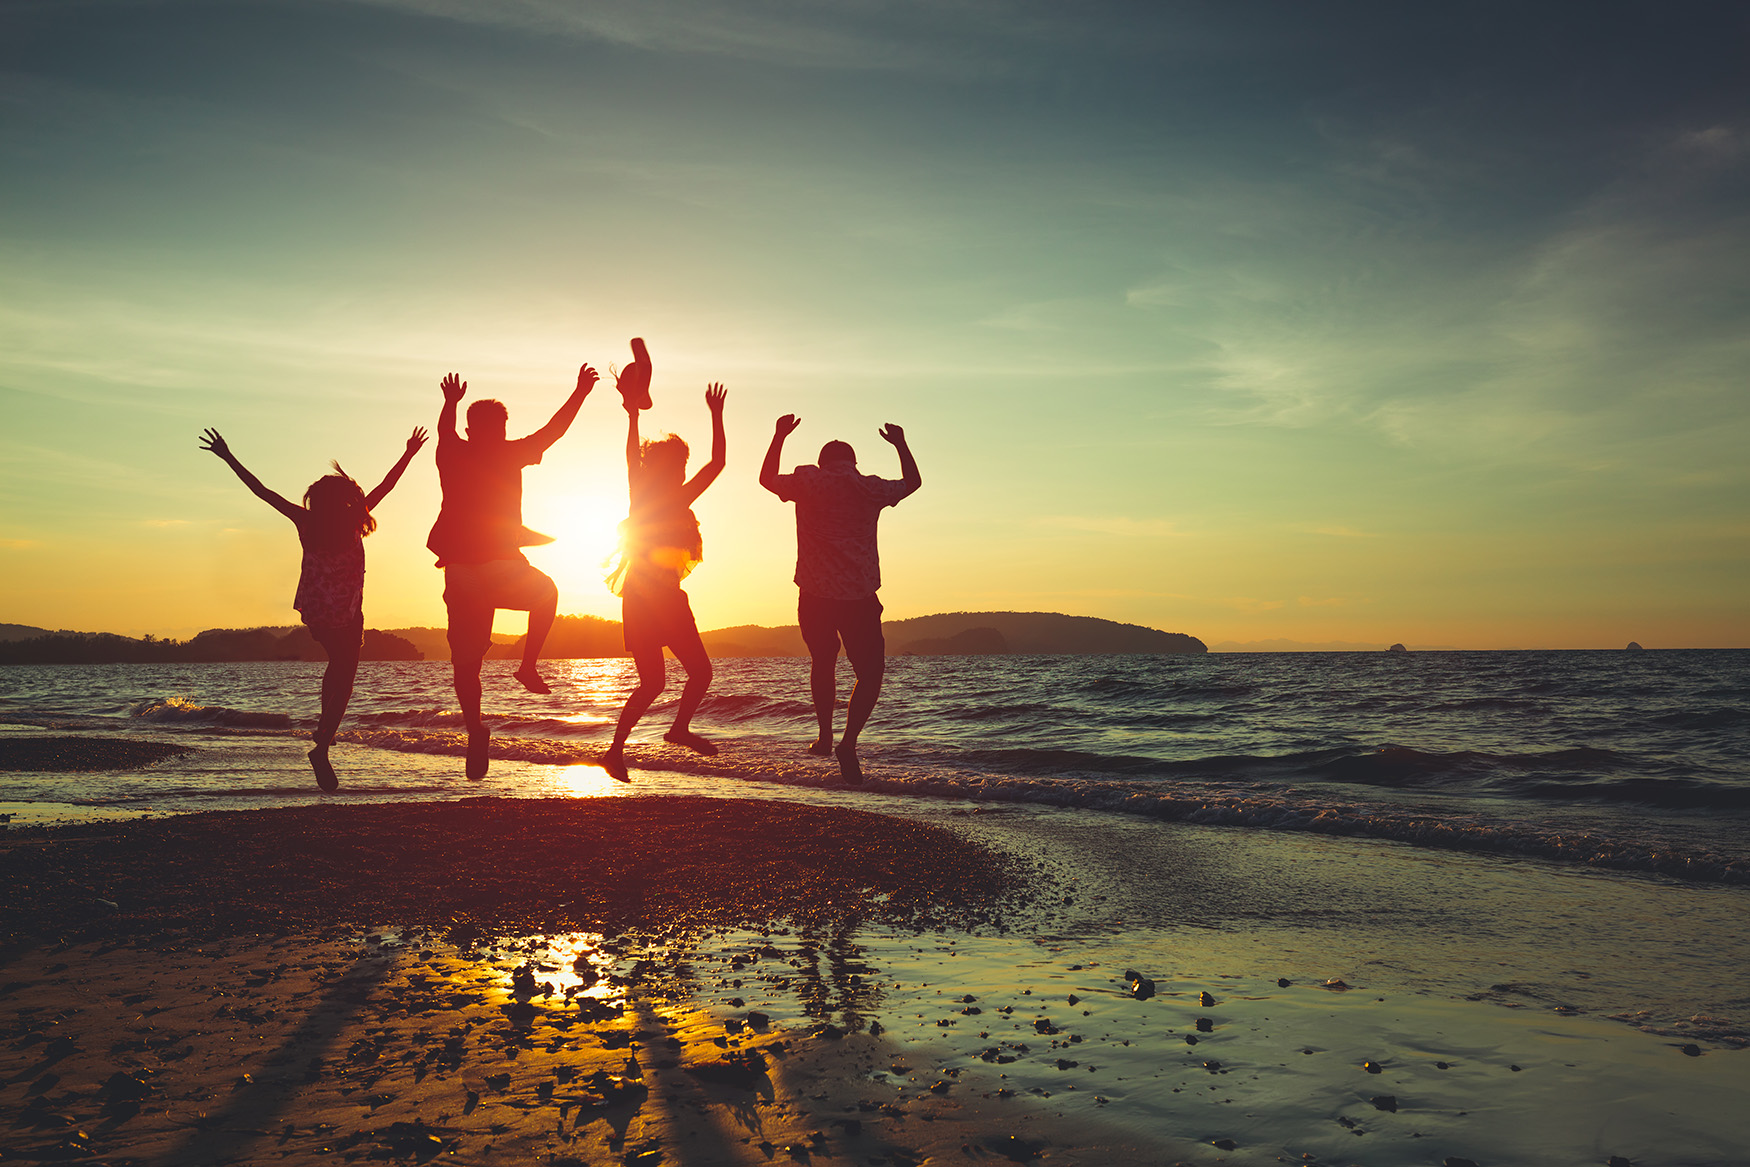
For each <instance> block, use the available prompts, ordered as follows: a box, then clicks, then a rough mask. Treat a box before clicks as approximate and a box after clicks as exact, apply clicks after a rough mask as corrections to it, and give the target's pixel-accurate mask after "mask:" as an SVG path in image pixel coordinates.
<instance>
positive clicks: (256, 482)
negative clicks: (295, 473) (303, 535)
mask: <svg viewBox="0 0 1750 1167" xmlns="http://www.w3.org/2000/svg"><path fill="white" fill-rule="evenodd" d="M201 442H202V443H203V444H202V445H201V449H203V450H211V451H212V452H213V453H215V454H217V455H218V456H219V457H220V458H222V459H224V462H225V465H227V466H229V467H230V468H231V470H232V472H233V473H235V474H236V475H237V477H238V478H241V479H242V480H243V485H244V486H247V487H248V488H249V491H250V493H251V494H253V495H255V497H256V498H259V499H260V500H261V501H262V502H264V503H266V504H267V505H268V506H270V507H272V508H273V509H274V510H276V511H278V512H279V513H280V514H282V515H284V516H285V517H286V518H288V519H290V520H292V522H294V523H295V522H297V521H298V520H299V519H301V518H303V517H304V508H303V507H301V506H299V505H298V504H297V503H295V502H289V501H287V500H286V499H285V498H283V497H281V496H280V495H278V494H276V493H275V492H273V491H271V490H269V489H268V488H267V487H265V486H263V485H262V484H261V479H259V478H257V477H256V476H255V475H253V474H251V473H250V472H249V471H248V469H246V468H245V467H244V465H243V463H241V462H239V461H237V459H236V457H235V455H233V454H232V453H231V447H230V446H227V445H226V444H225V439H224V438H222V437H220V436H219V431H218V430H215V429H209V430H207V431H205V432H204V433H202V434H201Z"/></svg>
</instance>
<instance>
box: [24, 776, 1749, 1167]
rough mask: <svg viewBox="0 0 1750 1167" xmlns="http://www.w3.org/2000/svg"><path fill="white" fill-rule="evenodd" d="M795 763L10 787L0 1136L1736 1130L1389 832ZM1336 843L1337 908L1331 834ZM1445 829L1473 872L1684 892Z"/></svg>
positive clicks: (1340, 1141)
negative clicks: (1269, 823)
mask: <svg viewBox="0 0 1750 1167" xmlns="http://www.w3.org/2000/svg"><path fill="white" fill-rule="evenodd" d="M797 794H798V797H801V796H802V794H803V792H797ZM809 797H812V798H814V799H815V800H816V802H814V803H804V802H801V801H796V800H792V799H791V798H788V797H767V798H761V799H757V800H754V799H732V798H721V797H718V798H707V797H683V796H675V795H666V796H665V795H651V796H642V797H631V798H616V799H571V800H548V799H522V800H512V799H477V800H464V801H459V802H450V803H443V804H431V803H400V804H357V805H347V804H339V805H334V806H328V807H320V808H297V809H279V810H267V811H254V812H227V813H219V814H211V815H193V816H177V817H172V818H166V819H158V820H143V821H136V822H134V823H129V824H112V823H102V824H99V823H93V824H85V825H80V826H75V827H68V828H58V829H54V830H27V831H18V830H14V831H12V832H10V834H9V835H8V836H7V837H6V838H5V843H4V848H5V850H4V854H3V856H0V866H3V868H4V875H5V878H6V880H7V882H8V885H9V886H10V887H17V888H19V889H20V893H19V894H18V895H17V896H16V897H14V898H13V899H12V900H11V901H10V902H9V903H8V905H7V908H6V911H5V913H4V917H3V918H4V920H5V924H6V931H7V936H8V938H9V943H8V946H7V948H6V957H5V964H4V967H3V968H0V1019H3V1022H4V1025H5V1029H4V1032H3V1035H0V1037H3V1042H0V1107H3V1109H4V1111H5V1112H6V1113H7V1114H9V1115H12V1116H13V1117H12V1118H11V1119H10V1120H8V1122H7V1124H6V1126H5V1127H4V1129H3V1131H0V1151H3V1153H4V1154H5V1156H6V1159H5V1161H14V1160H17V1161H24V1162H30V1161H53V1160H72V1159H78V1160H84V1161H97V1162H106V1163H117V1164H122V1163H141V1164H147V1163H162V1164H170V1163H179V1164H181V1163H209V1162H211V1163H220V1162H238V1163H246V1162H247V1163H254V1162H290V1163H301V1162H330V1161H335V1160H337V1159H338V1160H342V1161H350V1160H359V1159H364V1160H399V1161H423V1160H426V1159H432V1158H434V1157H436V1158H437V1161H441V1162H464V1163H482V1164H484V1163H508V1162H516V1163H522V1162H531V1163H555V1164H564V1163H592V1164H593V1163H620V1162H631V1163H646V1164H655V1163H688V1164H716V1163H732V1164H739V1163H748V1164H758V1163H769V1162H804V1163H832V1164H847V1165H848V1164H869V1165H871V1167H881V1165H883V1164H898V1165H906V1164H917V1163H923V1162H935V1163H962V1162H965V1163H977V1162H1011V1161H1013V1162H1027V1161H1039V1162H1047V1163H1080V1164H1102V1163H1138V1164H1142V1163H1185V1164H1192V1163H1196V1164H1204V1163H1233V1164H1252V1163H1258V1164H1263V1163H1278V1162H1293V1163H1320V1164H1343V1163H1354V1164H1442V1163H1447V1162H1451V1163H1454V1164H1462V1163H1463V1162H1464V1161H1466V1160H1468V1161H1470V1162H1474V1163H1477V1164H1481V1165H1484V1167H1488V1165H1498V1164H1504V1163H1523V1164H1541V1163H1574V1164H1582V1163H1599V1164H1604V1163H1609V1162H1612V1161H1621V1162H1628V1163H1631V1164H1727V1163H1732V1162H1737V1161H1741V1158H1742V1148H1743V1147H1745V1146H1746V1145H1750V1123H1747V1121H1746V1120H1745V1119H1744V1118H1742V1117H1741V1116H1740V1112H1741V1107H1740V1106H1739V1105H1738V1100H1739V1099H1741V1098H1742V1097H1743V1095H1744V1091H1745V1090H1746V1089H1750V1070H1747V1069H1746V1064H1745V1056H1746V1055H1745V1053H1744V1052H1743V1051H1741V1050H1739V1049H1737V1048H1734V1043H1733V1042H1732V1041H1730V1040H1721V1039H1715V1038H1711V1037H1710V1036H1709V1033H1708V1032H1707V1029H1706V1025H1705V1021H1704V1019H1702V1018H1699V1017H1698V1018H1694V1019H1686V1018H1683V1017H1676V1016H1664V1015H1661V1016H1656V1017H1655V1016H1648V1017H1645V1018H1639V1019H1637V1018H1634V1017H1631V1016H1623V1015H1620V1014H1613V1013H1612V1012H1610V1010H1612V1009H1613V1008H1614V1006H1615V1004H1617V1003H1620V1000H1621V999H1622V998H1621V994H1622V993H1623V992H1629V993H1632V992H1633V991H1634V990H1633V987H1632V985H1630V986H1626V987H1625V986H1623V985H1618V984H1616V983H1614V982H1613V981H1612V979H1611V971H1610V969H1608V968H1606V967H1603V966H1602V964H1601V965H1600V966H1599V967H1597V968H1596V975H1593V974H1588V973H1586V970H1584V969H1580V968H1577V967H1572V965H1573V962H1574V961H1575V960H1576V959H1578V958H1581V957H1583V956H1584V955H1585V954H1584V953H1582V952H1581V950H1580V949H1577V948H1574V947H1573V946H1572V945H1571V944H1568V943H1567V942H1565V941H1564V942H1560V943H1555V944H1551V943H1549V942H1548V941H1547V939H1546V940H1545V941H1544V942H1542V943H1540V942H1539V941H1538V940H1537V939H1536V938H1534V937H1526V938H1523V939H1522V941H1521V943H1520V945H1519V946H1517V947H1515V946H1514V945H1511V944H1505V943H1503V944H1496V943H1494V942H1493V939H1492V938H1490V937H1483V936H1479V935H1477V933H1476V930H1475V925H1474V923H1473V922H1471V921H1469V920H1465V919H1453V920H1449V921H1447V923H1446V925H1444V926H1436V925H1435V924H1434V923H1433V921H1432V920H1431V919H1430V918H1428V917H1426V916H1425V915H1422V914H1419V911H1418V909H1417V907H1416V903H1415V901H1416V899H1417V896H1418V894H1420V893H1418V891H1417V876H1416V874H1415V873H1416V872H1417V871H1421V872H1422V873H1423V875H1422V878H1428V877H1430V875H1431V872H1432V869H1430V868H1428V867H1427V866H1426V864H1427V857H1426V856H1425V855H1423V854H1419V853H1417V852H1415V851H1414V849H1411V848H1401V847H1400V848H1389V847H1382V846H1379V845H1375V846H1374V847H1373V849H1372V850H1371V851H1370V852H1368V853H1367V854H1365V855H1363V856H1359V857H1358V856H1357V855H1356V854H1355V852H1354V850H1353V848H1354V847H1356V846H1358V845H1360V846H1365V845H1364V844H1355V843H1352V842H1349V841H1341V840H1325V839H1296V840H1292V841H1289V842H1287V843H1285V842H1284V841H1283V840H1272V839H1262V838H1260V837H1258V836H1256V835H1246V834H1244V833H1239V832H1232V831H1220V830H1212V829H1199V828H1193V827H1164V826H1163V825H1161V824H1139V828H1138V830H1137V831H1136V832H1133V833H1131V834H1130V835H1129V836H1124V835H1122V834H1121V835H1119V836H1117V837H1115V838H1114V837H1113V836H1111V835H1110V833H1109V828H1110V824H1109V823H1105V822H1102V823H1098V824H1096V823H1094V822H1093V821H1092V820H1091V819H1089V818H1088V816H1086V815H1085V814H1077V813H1071V814H1067V815H1064V814H1058V815H1052V814H1045V813H1019V814H1012V813H1008V812H1005V811H1003V810H1001V809H997V808H978V807H965V806H954V805H943V806H937V807H933V808H928V809H927V810H926V811H924V812H921V813H919V814H915V815H913V816H902V815H896V814H893V813H879V814H878V813H871V812H870V811H869V810H864V809H858V808H856V807H852V806H849V805H844V804H843V801H844V800H845V799H846V798H847V796H839V797H840V799H841V804H840V805H823V804H821V803H820V802H819V800H820V799H822V798H823V797H824V796H823V795H820V794H814V795H811V796H809ZM848 797H849V800H852V801H854V800H855V796H848ZM864 801H865V803H866V805H870V806H876V805H880V801H881V800H879V799H874V798H870V799H865V800H864ZM882 809H883V810H888V809H890V808H888V807H882ZM926 817H927V818H929V819H930V820H931V821H927V822H926V821H922V819H923V818H926ZM1096 827H1098V828H1099V829H1098V830H1096V829H1095V828H1096ZM1142 828H1147V832H1146V839H1148V840H1153V841H1152V842H1146V841H1145V833H1144V832H1143V830H1142ZM1099 838H1108V839H1112V840H1113V841H1111V842H1108V843H1107V844H1105V845H1102V844H1100V843H1099V842H1098V841H1097V840H1098V839H1099ZM1284 846H1288V847H1290V848H1292V849H1291V850H1288V851H1285V850H1284V849H1283V848H1284ZM1358 858H1360V859H1364V860H1365V865H1364V866H1365V870H1366V871H1367V872H1368V873H1369V874H1368V876H1367V883H1368V884H1369V885H1370V887H1371V893H1370V894H1371V897H1372V908H1373V909H1374V912H1373V915H1375V916H1377V917H1380V918H1379V919H1374V920H1373V921H1372V922H1371V923H1370V922H1369V921H1368V919H1367V918H1366V915H1365V913H1362V912H1356V911H1355V910H1354V909H1355V903H1354V900H1355V899H1356V897H1357V895H1358V894H1359V893H1358V889H1357V888H1356V887H1355V886H1354V885H1352V884H1351V885H1348V886H1340V884H1341V882H1342V881H1341V879H1340V877H1339V876H1338V875H1337V874H1336V873H1338V872H1340V871H1342V870H1345V869H1354V868H1356V865H1357V860H1358ZM1435 862H1436V863H1437V865H1438V871H1439V872H1440V873H1441V877H1443V878H1450V877H1452V876H1453V875H1454V874H1455V872H1454V869H1453V868H1452V867H1451V866H1450V864H1451V863H1452V862H1453V860H1452V859H1451V857H1446V856H1442V857H1439V858H1438V860H1436V861H1435ZM1477 864H1478V865H1477V867H1476V869H1475V871H1473V872H1470V873H1469V874H1471V875H1474V876H1475V881H1474V886H1473V892H1474V897H1475V900H1476V903H1475V908H1476V911H1477V912H1478V913H1480V914H1485V915H1486V914H1488V913H1490V912H1495V913H1499V912H1501V911H1505V910H1507V909H1506V908H1505V907H1504V906H1503V905H1505V904H1507V903H1508V902H1509V901H1510V900H1511V899H1512V898H1513V897H1523V896H1531V897H1546V898H1547V897H1548V896H1551V895H1555V894H1558V892H1559V893H1560V894H1562V895H1564V896H1565V897H1566V898H1567V900H1568V901H1569V902H1570V904H1571V905H1572V910H1574V911H1576V912H1579V911H1583V910H1585V908H1586V902H1585V896H1586V895H1587V894H1590V895H1591V896H1592V897H1593V898H1594V899H1609V898H1610V897H1612V896H1615V897H1617V899H1619V900H1622V901H1625V902H1626V901H1627V900H1628V899H1631V898H1634V897H1639V902H1640V904H1641V908H1642V909H1643V910H1645V911H1649V912H1657V911H1659V910H1660V896H1662V895H1675V896H1684V895H1688V894H1691V893H1692V891H1693V889H1685V888H1681V887H1676V886H1663V887H1660V886H1655V885H1653V884H1651V883H1648V882H1647V881H1641V882H1640V883H1639V884H1638V885H1635V886H1632V887H1630V886H1626V882H1627V881H1625V880H1623V878H1622V877H1616V876H1594V877H1593V882H1592V883H1591V884H1589V885H1587V887H1581V886H1578V885H1576V884H1575V882H1574V881H1573V879H1572V877H1571V873H1562V872H1560V871H1559V870H1558V869H1554V868H1546V867H1542V866H1540V865H1535V864H1528V865H1525V867H1524V868H1522V869H1520V870H1517V871H1515V870H1511V869H1505V868H1502V867H1501V865H1498V864H1496V865H1493V866H1492V867H1485V864H1484V861H1477ZM1143 870H1146V871H1148V872H1151V873H1154V874H1151V875H1149V876H1148V877H1146V878H1144V877H1142V876H1140V875H1139V874H1138V873H1139V872H1140V871H1143ZM1485 870H1494V871H1496V872H1497V875H1496V876H1495V877H1494V882H1493V883H1492V884H1491V883H1490V882H1489V881H1488V879H1487V878H1486V877H1485V876H1484V875H1483V874H1482V872H1484V871H1485ZM1503 872H1504V873H1503ZM1295 873H1298V878H1297V877H1296V874H1295ZM1457 874H1466V873H1465V872H1463V871H1460V872H1457ZM1564 881H1566V882H1565V883H1564ZM1320 887H1322V888H1323V889H1324V892H1323V894H1322V896H1321V895H1319V894H1318V893H1316V892H1315V890H1314V889H1316V888H1320ZM1588 887H1589V888H1590V890H1589V891H1588ZM1716 890H1718V889H1716ZM105 892H108V893H109V894H108V895H105V894H104V893H105ZM1428 894H1430V895H1432V893H1431V892H1430V893H1428ZM1271 896H1277V897H1287V898H1290V899H1294V900H1297V901H1298V902H1301V903H1302V904H1303V905H1304V907H1305V909H1306V911H1307V912H1308V913H1310V915H1311V918H1310V919H1309V920H1308V921H1306V922H1303V923H1302V924H1291V923H1285V920H1284V918H1283V916H1282V914H1281V913H1280V912H1272V911H1269V910H1266V907H1267V905H1266V901H1267V900H1268V899H1269V898H1270V897H1271ZM1362 898H1366V897H1365V896H1363V897H1362ZM103 900H107V901H109V902H108V903H102V902H99V901H103ZM1732 907H1733V905H1731V904H1723V905H1722V908H1723V909H1724V910H1728V911H1730V910H1732ZM1333 916H1335V917H1336V918H1338V919H1339V920H1341V921H1342V922H1341V924H1340V925H1339V926H1332V923H1333V920H1332V917H1333ZM1387 916H1391V917H1394V922H1392V923H1390V924H1389V925H1388V924H1386V923H1385V921H1384V919H1383V918H1384V917H1387ZM1248 918H1249V919H1250V920H1251V924H1250V925H1247V924H1246V923H1245V921H1246V920H1247V919H1248ZM1391 936H1395V937H1397V939H1396V940H1395V941H1392V940H1390V939H1389V937H1391ZM1382 938H1386V939H1382ZM1467 938H1468V939H1467ZM1621 939H1622V938H1621V937H1611V936H1601V937H1599V938H1598V941H1599V943H1600V944H1601V945H1602V946H1603V948H1604V949H1605V950H1608V949H1610V948H1611V947H1613V946H1615V945H1618V944H1619V943H1621ZM1467 945H1468V948H1469V949H1470V951H1469V952H1468V954H1467V952H1466V948H1467ZM1564 947H1565V950H1564ZM1539 949H1543V950H1546V951H1544V953H1543V955H1542V956H1541V957H1540V956H1539V955H1538V954H1537V950H1539ZM1410 954H1416V955H1417V957H1418V958H1419V961H1418V962H1412V961H1411V960H1410V959H1409V956H1410ZM1592 955H1597V954H1596V953H1593V954H1592ZM1644 955H1648V954H1644ZM1624 961H1625V963H1626V965H1627V966H1628V967H1626V968H1625V969H1623V970H1622V976H1623V977H1624V978H1629V979H1632V978H1638V977H1642V976H1645V975H1647V970H1646V969H1644V968H1642V967H1639V966H1637V965H1636V963H1635V958H1634V957H1632V956H1629V955H1627V954H1625V956H1624ZM1557 966H1560V967H1557ZM1568 974H1575V975H1568ZM1491 977H1492V978H1495V979H1492V980H1491V979H1490V978H1491ZM1588 994H1590V995H1588ZM1680 1005H1681V1007H1682V1008H1688V1007H1690V1003H1688V1002H1681V1003H1680ZM1686 1026H1687V1028H1686ZM1613 1156H1614V1157H1615V1159H1614V1160H1613Z"/></svg>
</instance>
